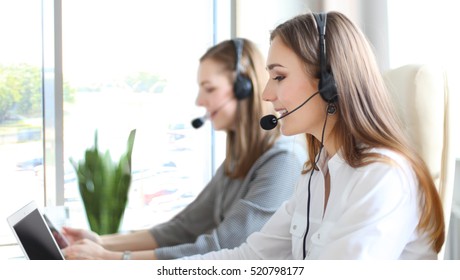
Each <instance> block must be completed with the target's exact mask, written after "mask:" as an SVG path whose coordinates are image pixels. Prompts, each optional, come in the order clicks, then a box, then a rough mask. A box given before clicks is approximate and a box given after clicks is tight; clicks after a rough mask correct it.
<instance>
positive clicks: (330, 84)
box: [313, 13, 338, 113]
mask: <svg viewBox="0 0 460 280" xmlns="http://www.w3.org/2000/svg"><path fill="white" fill-rule="evenodd" d="M313 17H314V18H315V21H316V26H317V27H318V34H319V66H320V78H319V87H318V88H319V93H320V95H321V97H322V98H323V99H324V101H326V102H327V103H328V104H329V105H328V112H329V110H330V109H329V108H334V109H335V106H332V104H333V103H336V102H337V99H338V94H337V84H336V82H335V79H334V75H333V74H332V72H331V71H330V70H328V68H327V57H326V20H327V14H326V13H319V14H316V13H313ZM329 113H331V112H329ZM334 113H335V111H334Z"/></svg>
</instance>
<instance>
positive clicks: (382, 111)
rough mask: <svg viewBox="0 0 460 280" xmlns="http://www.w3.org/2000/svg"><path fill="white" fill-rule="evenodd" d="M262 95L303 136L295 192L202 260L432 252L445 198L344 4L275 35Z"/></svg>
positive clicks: (284, 127)
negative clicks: (236, 240) (237, 240)
mask: <svg viewBox="0 0 460 280" xmlns="http://www.w3.org/2000/svg"><path fill="white" fill-rule="evenodd" d="M267 69H268V72H269V75H270V79H269V82H268V83H267V85H266V87H265V90H264V94H263V97H264V99H265V100H266V101H270V102H271V103H272V104H273V106H274V108H275V110H276V111H277V112H279V114H280V116H279V117H278V118H277V117H270V118H269V119H268V121H267V119H266V118H263V119H262V120H261V125H262V126H263V127H265V128H267V129H269V128H272V127H275V126H276V125H277V124H278V121H279V122H280V123H281V132H282V133H283V134H285V135H294V134H304V133H305V134H306V137H307V150H308V154H309V160H308V161H307V162H306V163H305V165H304V170H303V176H302V178H300V180H299V181H298V183H297V187H296V191H295V194H294V196H293V197H292V198H291V199H290V200H289V201H287V202H286V203H284V204H283V206H281V208H280V209H279V210H278V211H277V212H276V213H275V214H274V216H273V217H272V218H271V219H270V220H269V221H268V223H267V224H266V225H265V226H264V228H262V230H261V231H260V232H257V233H254V234H252V235H251V236H250V237H249V238H248V240H247V242H246V243H245V244H243V245H241V246H240V247H238V248H236V249H234V250H222V251H219V252H213V253H209V254H206V255H204V256H194V257H191V258H203V259H435V258H436V257H437V253H438V252H439V251H440V249H441V247H442V245H443V242H444V219H443V212H442V206H441V202H440V199H439V197H438V193H437V190H436V188H435V185H434V183H433V180H432V178H431V176H430V173H429V171H428V168H427V166H426V165H425V163H424V162H423V160H422V159H421V158H420V157H419V156H418V155H417V153H416V151H414V150H413V148H412V147H411V145H410V143H409V142H408V140H407V138H406V136H405V133H404V131H403V130H402V128H401V126H400V122H399V121H398V117H397V115H396V113H395V111H394V109H393V106H392V104H391V101H390V98H389V94H388V92H387V90H386V88H385V85H384V81H383V79H382V76H381V74H380V71H379V69H378V67H377V64H376V61H375V57H374V54H373V53H372V50H371V47H370V46H369V44H368V42H367V40H366V38H365V37H364V35H363V34H362V33H361V31H360V30H359V29H358V28H357V27H356V26H355V25H354V24H353V23H352V22H351V21H350V20H349V19H348V18H347V17H346V16H344V15H343V14H341V13H338V12H329V13H327V14H326V13H322V14H316V13H307V14H304V15H300V16H297V17H295V18H293V19H291V20H288V21H287V22H285V23H283V24H281V25H279V26H278V27H277V28H275V30H273V32H272V33H271V45H270V49H269V54H268V58H267Z"/></svg>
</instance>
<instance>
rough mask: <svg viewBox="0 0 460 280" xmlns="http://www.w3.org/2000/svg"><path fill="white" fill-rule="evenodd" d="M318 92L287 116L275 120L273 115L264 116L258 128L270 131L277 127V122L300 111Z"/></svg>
mask: <svg viewBox="0 0 460 280" xmlns="http://www.w3.org/2000/svg"><path fill="white" fill-rule="evenodd" d="M318 93H319V91H317V92H315V93H313V95H311V96H310V97H308V99H307V100H305V101H304V102H303V103H302V104H300V105H299V106H297V107H296V108H295V109H294V110H292V111H290V112H288V113H287V114H284V115H282V116H281V117H279V118H277V117H275V116H274V115H266V116H264V117H262V118H261V119H260V127H262V128H263V129H265V130H272V129H274V128H275V127H276V126H277V125H278V120H281V119H282V118H284V117H287V116H289V115H290V114H292V113H294V112H295V111H297V110H298V109H300V108H301V107H302V106H303V105H305V104H307V102H308V101H310V99H312V98H313V97H314V96H315V95H317V94H318Z"/></svg>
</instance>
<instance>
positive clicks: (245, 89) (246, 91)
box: [233, 75, 252, 100]
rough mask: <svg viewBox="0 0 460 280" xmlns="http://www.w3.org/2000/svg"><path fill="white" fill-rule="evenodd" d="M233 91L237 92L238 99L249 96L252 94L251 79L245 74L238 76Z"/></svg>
mask: <svg viewBox="0 0 460 280" xmlns="http://www.w3.org/2000/svg"><path fill="white" fill-rule="evenodd" d="M233 91H234V92H235V97H236V99H238V100H241V99H245V98H248V97H249V96H251V95H252V82H251V80H250V79H248V78H247V77H245V76H243V75H238V76H236V79H235V83H234V85H233Z"/></svg>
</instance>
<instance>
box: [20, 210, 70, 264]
mask: <svg viewBox="0 0 460 280" xmlns="http://www.w3.org/2000/svg"><path fill="white" fill-rule="evenodd" d="M13 229H14V231H15V232H16V235H17V237H18V239H19V240H20V243H21V244H22V247H23V249H24V251H25V252H26V253H27V256H28V258H29V259H30V260H62V259H63V257H62V254H61V252H60V250H59V248H58V247H57V246H56V243H55V241H54V239H53V237H52V236H51V234H50V231H49V229H48V228H47V226H46V224H45V222H44V220H43V217H42V215H41V213H40V211H39V210H38V209H34V210H33V211H32V212H30V213H29V214H28V215H27V216H25V217H24V218H23V219H21V220H20V221H18V222H17V223H16V224H15V225H13Z"/></svg>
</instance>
